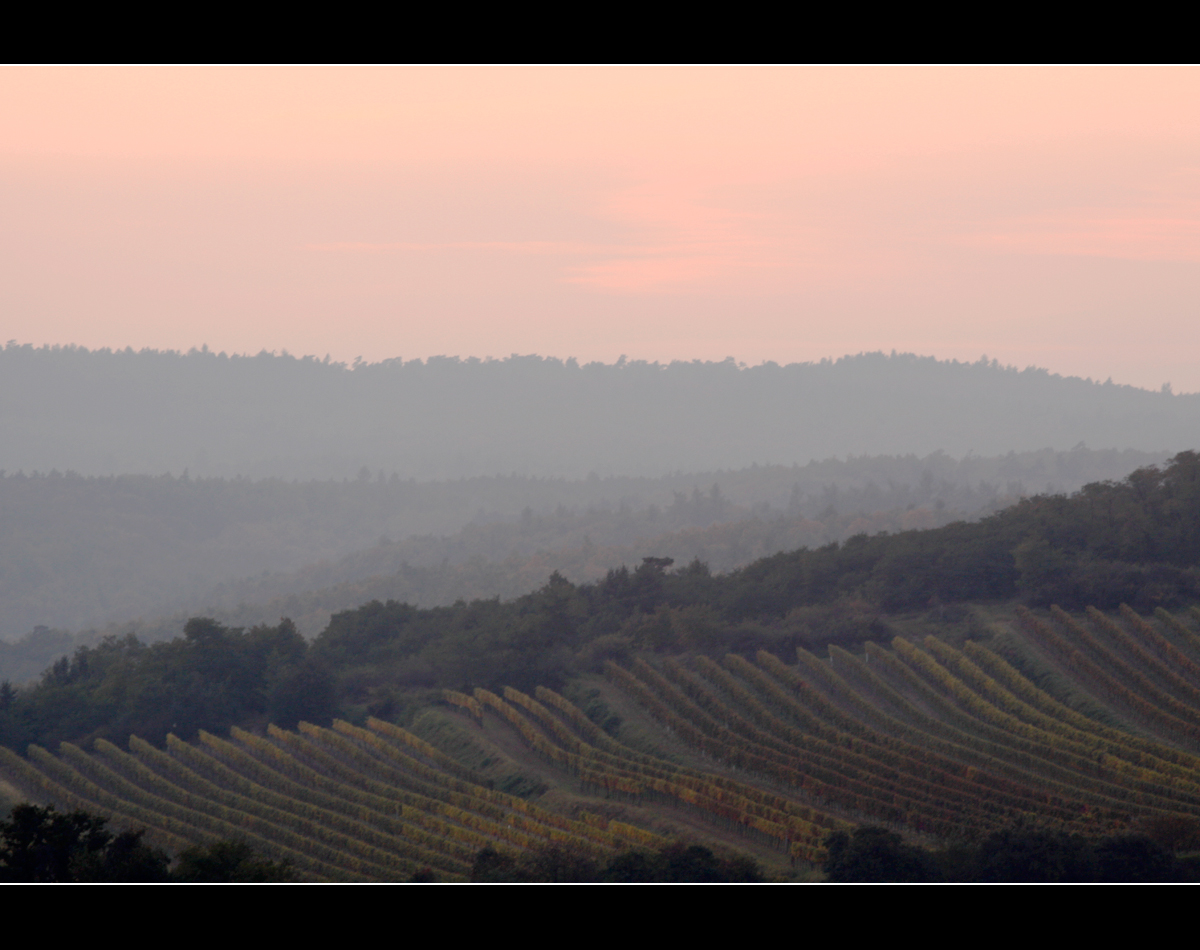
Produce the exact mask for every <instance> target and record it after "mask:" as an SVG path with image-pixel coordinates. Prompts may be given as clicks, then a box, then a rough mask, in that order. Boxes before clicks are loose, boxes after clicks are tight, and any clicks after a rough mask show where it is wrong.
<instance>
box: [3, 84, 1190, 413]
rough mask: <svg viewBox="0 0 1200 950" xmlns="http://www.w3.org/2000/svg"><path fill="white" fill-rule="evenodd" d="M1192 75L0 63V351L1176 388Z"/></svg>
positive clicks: (1180, 388)
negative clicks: (834, 363)
mask: <svg viewBox="0 0 1200 950" xmlns="http://www.w3.org/2000/svg"><path fill="white" fill-rule="evenodd" d="M1198 115H1200V69H1198V68H1189V67H1182V68H1116V67H1109V68H1105V67H1089V68H1074V67H1056V68H1027V67H1026V68H954V67H931V68H902V67H888V68H849V67H842V68H838V67H830V68H804V67H796V68H786V67H767V68H736V67H724V68H676V67H648V68H638V67H615V68H551V67H532V68H497V67H487V68H462V67H458V68H454V67H450V68H403V67H400V68H336V67H328V68H295V67H293V68H276V67H251V68H235V67H214V68H149V67H142V68H136V67H135V68H106V67H84V68H26V67H0V323H2V324H3V325H2V326H0V343H2V342H3V340H9V339H11V340H15V341H17V342H18V343H32V344H34V345H43V344H76V345H82V346H86V347H88V348H98V347H112V348H124V347H126V346H132V347H133V348H134V349H141V348H143V347H151V348H156V349H179V350H186V349H189V348H191V347H194V346H197V347H198V346H200V345H202V344H204V345H207V346H208V347H209V348H210V349H213V350H218V351H221V350H224V351H227V352H230V353H235V352H237V353H255V352H258V351H260V350H264V349H265V350H271V351H283V350H286V351H288V352H290V353H293V354H295V355H305V354H315V355H317V356H324V355H325V354H330V355H331V356H332V357H333V358H335V359H338V360H346V361H352V360H354V359H356V358H360V357H361V358H362V359H364V360H368V361H372V362H374V361H378V360H382V359H389V358H394V357H403V358H405V359H413V358H416V357H427V356H433V355H451V356H454V355H457V356H478V357H489V356H490V357H497V358H499V357H504V356H508V355H509V354H512V353H521V354H528V353H538V354H541V355H545V356H557V357H561V358H567V357H575V358H576V359H579V360H581V361H591V360H602V361H605V362H612V361H614V360H615V359H617V358H618V357H619V356H621V355H625V356H627V357H628V358H630V359H646V360H658V361H670V360H676V359H684V360H692V359H701V360H722V359H724V358H726V357H730V356H732V357H734V358H735V359H737V360H739V361H741V362H745V363H747V364H757V363H760V362H763V361H767V360H771V361H775V362H778V363H790V362H803V361H809V360H819V359H822V358H826V357H832V358H836V357H838V356H842V355H845V354H851V353H858V352H863V351H876V350H883V351H891V350H897V351H900V352H912V353H918V354H921V355H932V356H937V357H939V358H943V359H951V358H953V359H960V360H971V361H975V360H977V359H978V358H979V357H980V356H981V355H987V356H988V357H989V358H995V359H999V360H1000V362H1001V363H1004V364H1009V365H1015V366H1018V367H1022V368H1023V367H1025V366H1030V365H1033V366H1040V367H1045V368H1047V369H1050V370H1051V371H1053V372H1057V373H1062V374H1064V375H1074V376H1084V377H1091V378H1094V379H1099V380H1104V379H1108V378H1111V379H1113V380H1114V381H1115V382H1118V383H1129V384H1133V385H1138V386H1144V387H1147V388H1153V389H1158V388H1159V387H1160V386H1162V385H1163V384H1164V383H1170V384H1171V385H1172V386H1173V388H1174V391H1176V392H1196V391H1200V122H1197V121H1196V117H1197V116H1198Z"/></svg>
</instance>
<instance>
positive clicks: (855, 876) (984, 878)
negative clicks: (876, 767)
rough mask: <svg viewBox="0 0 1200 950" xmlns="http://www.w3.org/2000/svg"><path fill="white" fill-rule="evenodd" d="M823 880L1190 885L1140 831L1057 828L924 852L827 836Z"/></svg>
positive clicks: (889, 841)
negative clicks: (1094, 832)
mask: <svg viewBox="0 0 1200 950" xmlns="http://www.w3.org/2000/svg"><path fill="white" fill-rule="evenodd" d="M825 843H826V847H827V848H828V849H829V857H828V859H827V860H826V862H825V866H824V868H825V871H826V873H827V874H828V875H829V877H828V880H829V881H830V882H831V883H836V884H853V883H936V882H964V883H965V882H972V883H995V884H1066V883H1112V884H1134V883H1147V884H1148V883H1162V882H1169V881H1191V880H1194V875H1195V870H1194V868H1192V867H1191V863H1190V862H1188V861H1186V860H1179V859H1177V858H1176V856H1175V854H1174V853H1173V852H1172V851H1171V850H1170V849H1169V848H1167V847H1164V846H1163V845H1162V844H1161V843H1159V842H1157V841H1155V840H1154V839H1152V838H1151V837H1149V836H1148V835H1144V834H1123V835H1111V836H1109V837H1105V838H1099V839H1089V838H1084V837H1083V836H1082V835H1069V834H1065V833H1063V832H1061V831H1049V830H1045V829H1040V828H1033V829H1029V828H1015V829H1006V830H1004V831H998V832H995V833H994V834H991V835H989V836H988V837H987V838H985V839H983V841H981V842H979V843H977V844H972V845H959V846H955V847H951V848H947V849H944V850H942V851H926V850H924V849H922V848H917V847H913V846H912V845H908V844H905V843H904V842H903V840H902V839H901V838H900V836H899V835H898V834H896V833H895V832H891V831H888V830H886V829H884V828H875V827H865V828H859V829H857V830H856V831H855V832H854V834H853V835H849V834H846V833H845V832H838V833H837V834H834V835H830V836H829V838H828V839H826V842H825Z"/></svg>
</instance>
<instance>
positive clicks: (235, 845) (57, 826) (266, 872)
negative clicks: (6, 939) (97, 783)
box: [0, 803, 292, 884]
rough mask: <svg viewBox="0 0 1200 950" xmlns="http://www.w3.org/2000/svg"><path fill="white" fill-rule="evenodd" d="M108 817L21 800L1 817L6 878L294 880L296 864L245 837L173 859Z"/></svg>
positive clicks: (0, 879) (1, 875)
mask: <svg viewBox="0 0 1200 950" xmlns="http://www.w3.org/2000/svg"><path fill="white" fill-rule="evenodd" d="M107 826H108V819H107V818H101V817H99V816H98V815H90V814H88V813H87V812H85V811H73V812H59V811H56V810H55V809H54V806H53V805H48V806H46V807H44V808H43V807H41V806H39V805H30V804H27V803H26V804H20V805H17V806H15V807H14V808H13V810H12V812H11V813H10V814H9V816H8V818H6V819H4V820H3V821H0V883H9V884H16V883H35V884H68V883H126V884H153V883H167V882H182V883H197V884H206V883H207V884H225V883H265V882H275V881H290V880H292V872H291V868H290V867H289V866H288V865H287V864H277V863H275V862H273V861H265V860H263V859H262V858H260V857H258V856H257V855H256V854H255V853H254V852H253V851H252V850H251V848H250V847H249V846H248V845H246V844H243V843H241V842H236V841H217V842H214V843H213V844H210V845H207V846H205V847H196V848H189V849H188V850H186V851H184V852H183V853H182V854H181V855H180V856H179V862H178V864H177V866H176V867H175V869H174V870H173V871H172V870H170V869H169V867H170V863H171V858H170V856H169V855H168V854H167V853H166V852H165V851H162V850H159V849H158V848H152V847H150V846H149V845H147V844H145V843H144V842H143V841H142V836H143V835H144V832H142V831H123V832H120V833H119V834H113V833H112V832H111V831H109V830H108V827H107Z"/></svg>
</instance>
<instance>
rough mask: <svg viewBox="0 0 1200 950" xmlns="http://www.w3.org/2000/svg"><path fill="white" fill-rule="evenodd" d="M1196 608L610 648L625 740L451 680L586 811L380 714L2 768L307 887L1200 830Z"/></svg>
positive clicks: (487, 732)
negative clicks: (1144, 824)
mask: <svg viewBox="0 0 1200 950" xmlns="http://www.w3.org/2000/svg"><path fill="white" fill-rule="evenodd" d="M1197 621H1200V612H1193V613H1191V614H1189V615H1187V616H1173V615H1171V614H1168V613H1167V612H1165V611H1161V610H1160V611H1158V613H1157V614H1156V615H1155V616H1154V617H1150V618H1147V617H1142V616H1139V615H1138V614H1136V613H1135V612H1134V611H1132V610H1130V609H1128V608H1123V609H1122V610H1121V611H1120V612H1119V614H1117V615H1115V616H1113V615H1105V614H1102V613H1100V612H1099V611H1096V610H1089V611H1087V612H1085V613H1084V614H1081V615H1077V616H1071V615H1068V614H1067V613H1065V612H1063V611H1061V610H1058V609H1057V608H1053V609H1052V610H1051V611H1049V612H1048V613H1047V614H1045V615H1042V616H1035V615H1034V614H1033V613H1031V612H1029V611H1026V610H1023V609H1020V608H1018V609H1017V611H1016V613H1015V614H1014V615H1013V619H1012V621H1011V623H1010V624H1008V629H1007V630H1005V631H1003V632H1002V633H1001V634H1000V635H993V636H991V637H990V638H989V640H988V641H987V645H985V644H984V643H983V642H976V641H971V640H966V641H963V642H960V643H958V644H957V645H954V644H951V643H950V642H947V641H945V640H942V639H939V638H937V637H933V636H929V637H925V638H924V639H921V640H919V642H917V641H916V639H915V638H914V639H905V638H902V637H897V638H895V639H894V640H892V642H891V643H890V644H887V645H886V646H885V645H879V644H873V643H872V644H867V645H866V649H865V650H864V652H863V653H862V654H860V655H852V654H850V653H848V652H846V651H845V650H842V649H839V648H838V647H831V648H830V650H829V656H828V657H827V658H819V657H817V656H815V655H813V654H811V653H806V652H804V651H800V652H799V654H798V655H797V658H796V662H795V663H794V664H789V663H786V662H785V661H784V660H783V659H782V658H780V657H776V656H773V655H771V654H769V653H766V652H759V653H758V654H757V655H756V656H753V657H744V656H738V655H734V654H730V655H727V656H725V657H724V658H722V659H720V660H716V659H713V658H711V657H707V656H703V655H696V656H680V657H666V658H663V657H647V658H634V659H633V660H631V661H630V662H629V663H628V664H626V665H617V664H614V663H609V664H608V665H607V671H606V672H607V676H608V681H609V685H608V686H607V687H606V688H607V689H608V690H609V691H610V692H611V693H612V695H613V696H614V697H618V698H620V700H621V701H622V702H624V703H625V705H626V707H627V708H628V709H632V710H640V713H638V714H639V715H640V716H641V717H642V720H643V721H642V726H644V727H646V728H648V729H649V730H650V733H651V734H652V735H653V736H657V740H658V741H657V745H656V744H655V743H653V742H652V743H650V744H646V743H641V744H635V743H631V742H628V741H621V739H619V738H616V737H614V736H613V735H610V734H609V733H608V732H606V731H605V730H604V729H602V728H600V727H599V726H598V725H597V724H596V723H594V722H593V721H592V720H591V719H589V718H588V717H587V715H585V714H584V713H583V712H582V711H581V710H580V709H579V708H578V707H577V706H576V705H574V704H572V703H571V702H569V701H568V700H567V699H566V698H565V697H564V696H562V695H560V694H559V693H556V692H554V691H551V690H549V689H545V688H541V687H539V688H538V689H537V690H535V691H534V693H533V695H530V694H527V693H522V692H520V691H518V690H515V689H511V688H509V689H505V690H503V691H502V694H501V693H496V692H491V691H488V690H484V689H476V690H474V692H473V693H470V694H468V693H465V692H457V691H452V690H447V691H446V692H445V694H444V698H445V700H446V702H447V704H448V707H447V708H448V709H449V710H451V711H452V712H449V713H447V714H446V715H447V716H451V717H452V718H453V719H454V720H455V721H457V722H459V723H460V725H461V728H462V729H463V730H466V731H468V732H469V733H470V734H472V735H474V736H477V737H478V740H479V742H480V743H481V744H482V745H484V746H487V745H488V744H489V743H493V744H494V743H495V742H497V741H500V740H501V739H503V741H504V742H508V743H509V744H510V745H511V746H512V747H513V748H521V747H523V751H522V754H524V755H526V756H528V758H529V759H530V761H533V762H536V763H538V764H537V768H539V769H542V770H543V773H544V775H545V776H546V777H548V778H551V779H552V780H553V781H555V782H557V783H558V784H559V785H560V786H561V787H562V788H565V789H569V790H570V798H571V806H570V807H569V808H564V807H562V803H563V799H562V797H561V796H560V797H559V798H557V799H555V798H554V796H548V797H547V798H546V800H545V803H544V804H539V803H536V802H533V801H530V800H526V799H524V798H521V797H518V796H516V795H512V794H507V793H505V792H501V791H498V790H496V789H494V788H491V787H489V786H488V785H487V784H486V783H485V780H484V779H482V778H481V777H480V776H479V775H476V774H474V773H472V772H471V771H470V770H469V769H467V768H466V767H465V766H464V765H463V764H462V763H461V762H460V761H459V760H458V759H456V758H453V757H452V756H451V755H449V754H448V753H447V752H446V751H444V750H443V749H441V748H438V747H436V746H434V745H431V744H430V743H429V742H427V741H425V740H423V739H421V738H419V737H418V736H417V735H415V734H413V733H412V732H409V731H407V730H404V729H401V728H399V727H397V726H395V725H391V724H389V723H385V722H382V721H380V720H377V719H371V720H368V722H367V724H366V727H365V728H361V727H357V726H353V725H351V724H349V723H346V722H342V721H336V722H335V723H334V726H333V728H332V729H324V728H319V727H317V726H313V725H309V724H301V727H300V729H299V731H298V732H285V731H283V730H280V729H277V728H275V727H273V726H272V727H270V728H269V729H268V732H267V735H265V736H259V735H252V734H250V733H248V732H245V731H243V730H240V729H236V728H235V729H234V730H233V732H232V734H231V735H230V736H229V737H228V738H219V737H216V736H213V735H209V734H207V733H203V734H201V738H200V742H199V743H198V744H196V745H189V744H187V743H184V742H182V741H179V740H178V739H176V738H174V737H171V738H170V739H169V740H168V742H167V748H166V749H157V748H154V747H153V746H151V745H149V744H148V743H146V742H143V741H141V740H139V739H137V738H136V737H135V738H132V739H131V740H130V743H129V751H128V752H126V751H123V750H121V749H119V748H117V747H116V746H115V745H112V744H111V743H108V742H105V741H103V740H97V741H96V743H95V748H94V750H93V751H92V752H84V751H83V750H82V749H80V748H78V747H75V746H72V745H69V744H64V745H63V746H62V747H61V748H60V749H59V750H58V754H57V755H55V754H52V753H50V752H48V751H46V750H44V749H40V748H38V747H36V746H31V747H30V749H29V752H28V756H27V757H26V758H24V759H23V758H21V757H19V756H17V755H16V754H14V753H12V752H10V751H8V750H2V749H0V778H4V779H7V780H8V781H10V782H12V783H14V784H16V785H17V786H18V787H20V788H22V789H23V790H25V791H26V792H27V793H28V794H30V795H31V796H32V797H35V798H38V799H40V800H43V801H46V800H50V801H54V802H56V803H60V804H61V805H64V806H67V807H80V808H85V809H87V810H89V811H93V812H97V813H100V814H108V815H111V816H112V818H113V819H114V821H115V822H118V823H121V824H125V825H129V826H136V827H145V828H147V829H148V830H149V833H150V836H151V838H152V839H155V840H157V841H158V842H159V843H160V844H162V845H165V846H168V847H171V848H175V849H178V848H182V847H184V846H187V845H190V844H201V843H205V842H209V841H213V840H216V839H221V838H237V839H241V840H245V841H247V842H249V843H251V844H252V845H254V846H255V847H256V848H257V849H259V850H260V851H261V852H262V853H264V854H265V855H268V856H270V857H272V858H276V859H286V860H289V861H291V862H292V864H293V865H294V866H295V867H296V868H297V869H299V870H300V871H302V872H303V873H304V874H306V875H308V876H309V877H310V878H311V879H313V880H404V879H408V878H410V877H411V876H413V875H414V874H416V873H418V872H422V873H432V874H433V875H434V876H435V877H437V878H439V879H442V880H463V879H465V878H466V876H467V875H468V873H469V870H470V866H471V862H472V860H473V858H474V855H475V854H477V853H478V851H479V850H480V849H482V848H484V847H486V846H489V845H490V846H494V847H498V848H505V849H509V850H514V851H520V850H525V849H536V848H540V847H545V846H547V845H558V846H562V847H565V848H568V849H571V850H573V851H577V852H584V853H591V854H593V855H595V856H596V857H603V856H604V855H605V854H610V853H612V852H614V851H620V850H625V849H629V848H635V847H646V848H657V847H661V846H663V845H665V844H666V843H667V839H666V838H665V837H664V836H663V833H662V832H663V830H664V828H665V826H664V825H663V824H662V823H661V822H657V821H655V820H653V819H654V816H655V815H662V814H677V815H682V816H685V817H686V820H687V822H689V823H690V825H691V826H692V827H695V828H701V829H703V828H708V829H711V831H712V833H713V834H714V835H721V836H724V837H725V839H726V840H728V839H729V836H730V835H740V836H742V840H744V841H745V842H746V843H747V845H752V846H753V847H755V848H758V849H769V850H770V851H772V852H774V853H776V854H778V855H779V857H780V858H781V859H790V860H791V862H792V863H796V862H813V863H815V862H819V861H821V860H822V858H823V856H824V851H823V847H822V843H823V841H824V840H825V838H826V837H827V836H828V835H829V833H830V832H831V831H834V830H838V829H842V828H845V827H847V826H849V825H851V824H856V823H865V822H870V823H886V824H889V825H891V826H893V827H897V828H904V829H908V830H909V831H911V832H913V833H917V834H919V835H922V836H924V837H926V838H927V839H929V838H933V839H941V840H947V839H954V838H959V837H971V836H978V835H980V834H983V833H986V832H988V831H989V830H994V829H1000V828H1003V827H1005V826H1009V825H1012V824H1014V823H1016V822H1024V823H1031V822H1032V823H1035V824H1041V825H1046V826H1050V827H1053V828H1061V829H1064V830H1067V831H1072V832H1075V831H1077V832H1081V833H1084V834H1089V835H1101V834H1107V833H1111V832H1114V831H1118V830H1121V829H1124V828H1127V827H1129V826H1130V824H1131V823H1133V822H1136V821H1138V820H1144V819H1149V818H1154V817H1163V816H1175V817H1180V816H1182V817H1185V818H1190V819H1194V820H1200V634H1198V633H1197ZM456 728H457V727H456ZM619 735H621V736H625V735H626V733H624V732H622V733H619ZM668 747H672V748H675V749H677V750H682V752H681V754H673V753H671V752H670V751H663V750H667V749H668ZM656 749H657V750H658V751H657V752H656V751H655V750H656ZM660 753H661V754H660ZM552 802H556V803H557V804H555V807H550V806H551V803H552Z"/></svg>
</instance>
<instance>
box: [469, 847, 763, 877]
mask: <svg viewBox="0 0 1200 950" xmlns="http://www.w3.org/2000/svg"><path fill="white" fill-rule="evenodd" d="M471 880H472V881H474V882H476V883H496V884H499V883H520V884H566V883H604V884H654V883H658V884H672V883H673V884H756V883H759V882H761V881H762V874H761V873H760V872H759V868H758V864H757V863H756V862H755V861H754V860H753V859H752V858H747V857H744V856H734V857H728V858H722V857H719V856H718V855H716V854H714V853H713V852H712V851H710V850H709V849H708V848H705V847H702V846H701V845H684V844H674V845H669V846H668V847H666V848H663V849H661V850H659V851H622V852H621V853H620V854H617V855H614V856H613V857H611V858H609V859H608V861H607V862H605V863H603V864H602V863H601V862H599V861H597V860H596V859H595V858H594V857H592V856H591V855H587V854H581V853H579V852H577V851H573V850H571V849H569V848H563V847H558V846H550V847H546V848H539V849H536V850H534V851H528V852H526V853H524V854H522V855H520V856H517V855H513V854H509V853H508V852H505V851H497V850H496V849H495V848H491V847H488V848H484V849H483V850H482V851H480V852H479V854H477V855H476V856H475V863H474V866H473V867H472V868H471Z"/></svg>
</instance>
